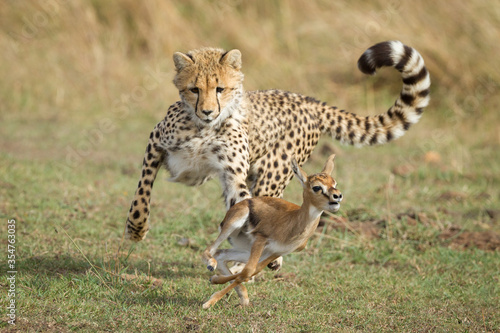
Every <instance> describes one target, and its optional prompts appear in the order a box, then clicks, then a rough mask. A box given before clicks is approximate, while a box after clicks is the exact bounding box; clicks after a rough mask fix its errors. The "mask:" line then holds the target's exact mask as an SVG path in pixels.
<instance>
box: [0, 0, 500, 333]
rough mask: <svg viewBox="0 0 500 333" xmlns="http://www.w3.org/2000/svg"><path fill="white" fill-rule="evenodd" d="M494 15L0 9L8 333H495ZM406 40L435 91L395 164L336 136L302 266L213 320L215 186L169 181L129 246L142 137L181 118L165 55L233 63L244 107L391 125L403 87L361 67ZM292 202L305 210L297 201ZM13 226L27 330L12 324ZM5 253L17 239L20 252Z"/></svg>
mask: <svg viewBox="0 0 500 333" xmlns="http://www.w3.org/2000/svg"><path fill="white" fill-rule="evenodd" d="M499 27H500V6H499V5H498V3H496V2H494V1H493V2H491V1H480V0H474V1H456V2H454V3H453V4H451V3H449V2H437V3H436V2H434V1H421V2H417V3H416V2H411V3H410V2H398V1H392V2H387V1H373V2H371V4H370V5H368V4H365V3H364V2H358V1H354V2H347V1H346V2H343V1H340V2H335V3H331V2H329V1H296V2H280V1H266V2H244V1H208V2H202V1H197V0H189V1H182V2H181V1H179V2H170V1H147V2H145V3H144V4H142V3H141V2H137V1H133V0H120V1H114V2H105V1H83V0H79V1H62V0H47V1H20V2H16V1H6V2H4V3H3V4H2V5H1V6H0V47H1V49H2V52H1V54H0V72H1V73H2V76H1V79H0V160H1V163H0V196H1V200H0V218H1V224H0V228H1V230H2V232H1V235H2V236H1V239H0V242H1V244H2V249H3V250H2V251H3V254H2V255H1V257H0V262H1V263H2V265H1V269H2V271H1V273H0V283H1V286H2V306H1V309H0V318H1V322H0V329H1V330H2V331H7V332H9V331H20V332H66V331H84V332H85V331H93V332H95V331H98V332H101V331H127V332H133V331H145V332H183V331H203V332H223V331H235V332H250V331H253V332H322V331H326V332H329V331H345V332H352V331H365V332H371V331H405V332H429V331H430V332H461V331H464V332H493V331H497V332H498V331H499V330H500V315H499V311H498V309H499V307H500V299H499V295H500V288H499V284H500V281H499V276H500V274H499V273H500V272H499V270H500V268H499V267H500V255H499V253H500V236H499V235H500V154H499V148H500V134H499V133H500V131H499V120H500V116H499V114H500V113H499V112H498V109H499V107H500V105H499V104H500V103H499V102H500V101H499V94H498V87H499V83H500V67H499V66H500V63H499V62H498V54H500V44H499V43H498V36H499ZM387 39H399V40H402V41H403V42H404V43H407V44H409V45H412V46H414V47H415V48H417V49H418V50H419V51H420V53H421V54H422V55H423V56H424V58H425V60H426V63H427V65H428V68H429V70H430V73H431V76H432V80H433V87H432V97H433V99H432V102H431V104H430V105H429V107H428V108H427V110H426V112H425V113H424V117H423V118H422V120H421V122H420V123H419V124H417V125H415V126H413V127H412V128H411V130H410V131H409V132H408V133H407V134H406V135H405V136H404V137H403V138H401V139H399V140H398V141H396V142H393V143H391V144H389V145H385V146H380V147H367V148H362V149H356V148H352V147H346V146H340V145H339V144H337V143H335V142H334V141H333V140H332V139H329V138H324V139H323V140H322V142H321V145H320V146H319V147H318V148H317V149H316V150H315V152H314V153H313V157H312V158H311V160H310V162H309V163H308V164H306V166H305V169H306V170H307V171H309V172H314V171H316V170H318V168H319V167H320V165H322V163H323V162H324V159H325V157H326V156H327V155H328V154H329V153H330V152H332V151H335V152H336V153H337V154H338V158H337V160H336V171H335V172H334V176H335V177H336V179H337V181H338V183H339V188H340V189H341V190H342V191H343V194H344V196H345V201H344V204H343V205H342V207H341V211H340V212H339V213H338V214H336V215H330V216H325V218H324V219H323V222H322V224H321V226H320V228H318V232H317V234H316V235H315V236H314V237H313V238H312V239H311V240H310V242H309V246H308V248H307V250H305V251H304V252H301V253H295V254H292V255H289V256H287V257H286V258H285V264H284V266H283V268H282V270H281V271H280V272H278V273H275V272H270V271H266V272H265V273H264V275H263V276H262V277H261V278H260V279H259V280H258V281H257V282H256V283H253V284H249V285H248V288H249V293H250V301H251V306H249V307H245V308H242V307H239V306H237V303H238V301H237V297H235V295H234V293H233V294H231V296H230V297H227V298H225V299H224V300H222V301H220V302H219V303H218V304H217V305H216V306H215V307H214V308H213V309H210V310H208V311H204V310H202V309H201V304H202V303H203V302H204V301H205V300H206V299H207V298H208V297H209V296H210V295H211V294H212V293H213V292H214V291H215V290H218V289H219V288H220V286H219V287H214V286H210V285H209V284H208V278H209V276H210V274H209V272H208V271H206V269H205V267H204V265H203V264H202V263H201V261H200V259H199V258H200V253H201V249H203V247H205V246H206V245H207V244H208V242H209V241H210V240H212V239H214V237H215V236H216V234H217V225H218V223H219V222H220V220H221V218H222V217H223V215H224V207H223V202H222V199H221V198H220V194H219V193H220V192H221V191H220V187H219V184H218V183H217V182H210V183H208V184H206V185H204V186H202V187H200V188H187V187H184V186H181V185H177V184H172V183H168V182H166V181H162V180H165V179H166V178H167V177H168V175H167V173H166V172H161V173H160V175H159V180H157V182H156V183H155V189H154V192H153V201H152V215H151V220H152V225H153V229H152V230H151V232H150V233H149V234H148V237H147V239H146V240H145V241H143V242H141V243H138V244H131V243H128V242H123V243H122V232H123V227H124V223H125V219H126V215H127V211H128V208H129V204H130V200H131V198H132V195H133V192H134V191H135V187H136V184H137V180H138V177H139V171H140V166H141V163H142V156H143V151H144V148H145V144H146V141H147V137H148V135H149V132H150V130H151V129H152V128H153V127H154V125H155V124H156V122H157V121H159V120H160V119H161V118H162V117H163V114H164V112H165V110H166V108H167V107H168V106H169V105H170V104H171V103H172V102H174V101H175V100H176V98H177V92H176V91H175V89H174V87H173V85H172V84H171V79H172V77H173V65H172V63H171V54H172V53H173V52H174V51H188V50H189V49H192V48H196V47H200V46H204V45H212V46H219V47H223V48H226V49H230V48H238V49H240V50H241V51H242V53H243V60H244V72H245V74H246V78H245V83H246V88H247V89H249V90H253V89H268V88H281V89H285V90H290V91H295V92H301V93H303V94H306V95H310V96H314V97H316V98H319V99H321V100H324V101H327V102H328V103H329V104H331V105H336V106H338V107H340V108H345V109H347V110H348V111H352V112H356V113H359V114H363V115H368V114H376V113H379V112H383V111H385V110H386V109H387V107H388V106H389V105H391V104H392V102H393V100H394V99H395V96H396V95H397V93H398V89H399V87H400V79H399V77H398V73H397V72H395V71H391V70H384V71H382V72H381V73H379V74H378V75H377V76H376V77H374V78H368V77H364V76H363V75H362V74H361V73H359V72H358V71H357V68H356V60H357V57H358V56H359V55H360V54H361V53H362V51H363V50H364V49H365V48H367V47H368V46H370V45H371V44H374V43H376V42H379V41H382V40H387ZM285 198H287V199H289V200H291V201H294V202H297V203H300V198H301V190H300V188H299V186H297V184H295V182H292V184H291V185H290V186H289V187H288V188H287V190H286V193H285ZM10 219H15V221H16V228H15V236H16V238H15V240H16V243H15V269H16V270H17V274H16V280H15V284H16V292H15V301H16V310H17V312H16V316H17V317H16V321H15V326H13V325H10V324H9V323H8V320H9V317H8V316H7V315H8V313H9V310H8V309H7V304H8V302H9V301H10V299H12V297H9V295H8V289H9V286H10V280H8V279H7V278H8V277H9V274H8V273H7V271H8V270H10V269H9V267H8V266H7V263H8V262H7V255H8V254H9V253H8V251H7V245H8V240H9V238H8V221H9V220H10ZM10 239H12V238H10Z"/></svg>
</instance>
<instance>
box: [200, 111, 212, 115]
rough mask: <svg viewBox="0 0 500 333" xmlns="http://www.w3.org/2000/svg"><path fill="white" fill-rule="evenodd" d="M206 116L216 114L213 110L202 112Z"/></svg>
mask: <svg viewBox="0 0 500 333" xmlns="http://www.w3.org/2000/svg"><path fill="white" fill-rule="evenodd" d="M201 112H202V113H203V114H204V115H205V116H209V115H210V114H211V113H212V112H214V111H213V110H203V111H201Z"/></svg>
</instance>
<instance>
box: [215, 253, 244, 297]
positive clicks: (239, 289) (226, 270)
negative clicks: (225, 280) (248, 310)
mask: <svg viewBox="0 0 500 333" xmlns="http://www.w3.org/2000/svg"><path fill="white" fill-rule="evenodd" d="M216 258H217V256H216ZM217 261H218V262H219V263H221V264H220V265H219V268H218V269H219V270H220V271H221V272H222V274H224V275H231V271H230V270H229V268H228V267H227V262H226V261H225V260H219V258H217ZM234 290H235V291H236V293H237V294H238V297H239V298H240V304H241V305H243V306H246V305H248V303H249V300H248V291H247V288H246V287H245V286H244V285H243V284H240V285H238V286H236V287H235V288H234Z"/></svg>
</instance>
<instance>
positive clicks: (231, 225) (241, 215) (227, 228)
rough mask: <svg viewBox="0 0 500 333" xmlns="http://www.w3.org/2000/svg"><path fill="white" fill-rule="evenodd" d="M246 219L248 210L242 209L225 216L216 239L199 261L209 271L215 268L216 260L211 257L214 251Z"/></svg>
mask: <svg viewBox="0 0 500 333" xmlns="http://www.w3.org/2000/svg"><path fill="white" fill-rule="evenodd" d="M247 217H248V209H242V210H240V211H236V212H235V213H232V214H231V215H227V216H226V217H225V218H224V220H223V221H222V223H221V230H220V233H219V236H218V237H217V239H216V240H215V241H214V242H213V243H212V244H211V245H209V246H208V247H207V248H206V249H205V251H204V252H203V254H202V255H201V259H202V260H203V262H204V263H205V264H206V265H207V269H208V270H209V271H214V270H215V268H216V267H217V260H216V259H214V257H213V255H214V254H215V251H217V249H218V248H219V246H220V245H221V244H222V242H223V241H225V240H226V239H227V238H228V237H229V236H230V235H231V234H232V233H233V232H234V231H235V230H237V229H239V228H241V227H242V226H243V224H245V221H246V220H247Z"/></svg>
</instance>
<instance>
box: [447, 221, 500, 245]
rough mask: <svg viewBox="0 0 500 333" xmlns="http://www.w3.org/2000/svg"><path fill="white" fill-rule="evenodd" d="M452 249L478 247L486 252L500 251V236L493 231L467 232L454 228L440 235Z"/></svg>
mask: <svg viewBox="0 0 500 333" xmlns="http://www.w3.org/2000/svg"><path fill="white" fill-rule="evenodd" d="M439 239H441V240H443V241H444V242H445V243H446V244H448V246H450V247H451V248H457V249H468V248H472V247H476V248H478V249H481V250H485V251H498V250H500V235H499V234H497V233H494V232H491V231H467V230H463V229H460V228H456V227H452V228H449V229H447V230H445V231H443V232H442V233H441V234H440V235H439Z"/></svg>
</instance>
